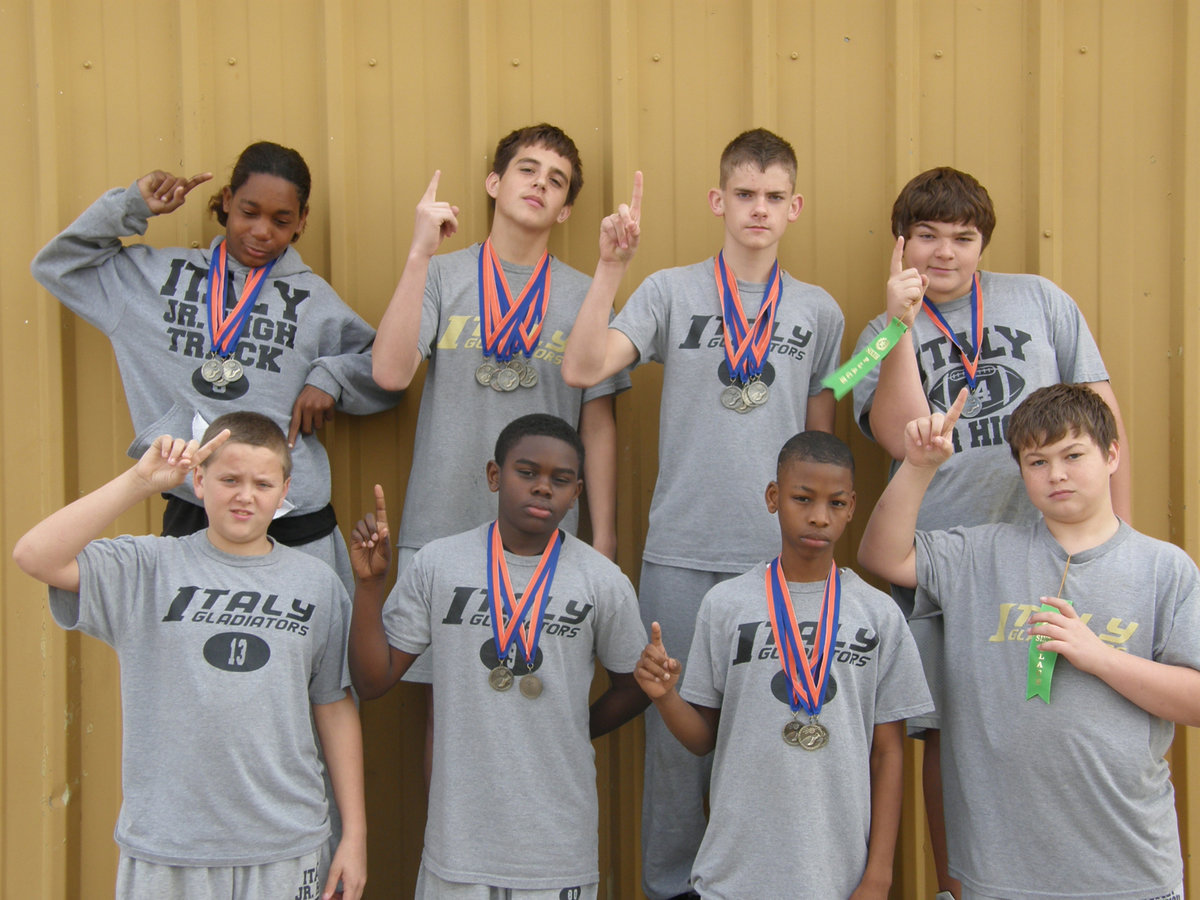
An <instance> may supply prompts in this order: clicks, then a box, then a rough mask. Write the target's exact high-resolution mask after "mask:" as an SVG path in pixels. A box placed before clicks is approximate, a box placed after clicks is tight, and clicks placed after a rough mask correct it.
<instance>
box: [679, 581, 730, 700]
mask: <svg viewBox="0 0 1200 900" xmlns="http://www.w3.org/2000/svg"><path fill="white" fill-rule="evenodd" d="M711 596H712V592H711V591H710V592H709V593H708V594H705V595H704V599H703V600H702V601H700V612H699V613H698V614H697V615H696V630H695V632H694V633H693V634H692V646H691V649H690V650H688V660H687V667H686V668H685V669H684V672H683V683H682V684H681V685H680V686H679V696H680V697H682V698H683V699H684V700H686V701H687V702H688V703H695V704H697V705H699V706H707V707H708V708H710V709H720V708H721V704H722V702H723V701H724V699H725V675H726V672H727V670H728V659H727V658H726V657H727V656H728V648H727V647H723V646H722V645H723V644H724V643H725V641H726V638H725V636H723V635H721V634H720V633H719V632H718V630H717V629H716V628H715V627H714V625H713V622H712V613H713V608H712V603H711V601H710V599H709V598H710V597H711Z"/></svg>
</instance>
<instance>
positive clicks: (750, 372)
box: [713, 251, 783, 382]
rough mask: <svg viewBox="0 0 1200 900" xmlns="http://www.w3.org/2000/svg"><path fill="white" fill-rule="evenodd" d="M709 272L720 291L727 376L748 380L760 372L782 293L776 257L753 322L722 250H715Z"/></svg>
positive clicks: (764, 362)
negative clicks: (747, 314) (714, 258)
mask: <svg viewBox="0 0 1200 900" xmlns="http://www.w3.org/2000/svg"><path fill="white" fill-rule="evenodd" d="M713 275H714V276H715V277H716V279H717V289H718V290H719V291H720V293H721V314H722V316H723V317H724V320H725V328H724V332H725V363H726V365H728V366H729V377H730V378H733V379H735V380H737V381H743V382H746V381H749V380H750V379H751V378H754V377H755V376H757V375H760V374H762V370H763V366H764V365H765V364H766V361H767V353H768V352H769V351H770V349H771V335H772V333H773V332H774V330H775V309H776V307H778V306H779V297H780V295H781V294H782V293H783V276H782V275H781V274H780V271H779V261H778V260H776V261H775V264H774V265H773V266H772V267H771V274H770V275H768V276H767V290H766V293H764V294H763V303H762V307H761V308H760V309H759V311H758V316H757V317H756V318H755V319H754V325H753V326H752V325H750V323H749V322H748V321H747V320H746V311H745V310H744V309H743V308H742V297H741V294H740V293H739V292H738V286H737V278H736V277H735V276H734V274H733V272H731V271H730V270H729V267H728V266H727V265H725V252H724V251H721V252H720V253H718V254H717V259H716V261H715V262H714V263H713Z"/></svg>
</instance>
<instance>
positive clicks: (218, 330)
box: [205, 241, 278, 357]
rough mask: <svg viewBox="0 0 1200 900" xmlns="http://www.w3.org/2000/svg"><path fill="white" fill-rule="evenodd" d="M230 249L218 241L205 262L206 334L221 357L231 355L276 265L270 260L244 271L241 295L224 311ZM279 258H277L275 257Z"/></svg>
mask: <svg viewBox="0 0 1200 900" xmlns="http://www.w3.org/2000/svg"><path fill="white" fill-rule="evenodd" d="M228 253H229V249H228V247H227V246H226V242H225V241H221V243H220V245H219V246H218V247H217V250H216V252H215V253H213V255H212V259H211V260H209V263H208V296H207V297H206V298H205V299H206V300H207V301H208V337H209V340H210V341H212V349H213V352H215V353H217V354H219V355H220V356H222V357H226V356H231V355H232V354H233V352H234V351H235V350H237V346H238V342H239V341H240V340H241V339H242V332H243V331H245V330H246V323H247V322H249V321H250V313H251V312H252V311H253V309H254V302H255V301H256V300H257V299H258V295H259V294H260V293H261V292H262V289H263V285H265V284H266V283H267V276H268V275H269V274H271V269H272V267H274V265H275V260H274V259H273V260H271V261H270V262H269V263H267V264H266V265H265V266H260V267H259V268H257V269H250V270H249V271H248V272H247V273H246V283H245V284H244V285H242V296H241V297H239V298H238V302H237V306H235V307H234V308H233V309H232V310H231V311H230V312H229V313H228V314H226V312H225V286H226V285H227V284H228V280H227V276H226V272H227V270H228ZM276 259H278V257H276Z"/></svg>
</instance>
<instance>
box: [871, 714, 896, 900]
mask: <svg viewBox="0 0 1200 900" xmlns="http://www.w3.org/2000/svg"><path fill="white" fill-rule="evenodd" d="M903 727H904V726H903V723H902V722H887V723H885V724H883V725H876V726H875V729H874V733H873V737H872V742H871V836H870V838H869V840H868V841H867V866H866V870H865V871H864V872H863V882H864V883H870V884H871V885H873V886H878V887H879V888H881V889H883V890H884V891H885V892H886V888H887V887H888V886H889V885H891V883H892V865H893V862H894V860H895V855H896V836H897V835H898V834H899V832H900V803H901V792H902V791H903V773H904V736H903Z"/></svg>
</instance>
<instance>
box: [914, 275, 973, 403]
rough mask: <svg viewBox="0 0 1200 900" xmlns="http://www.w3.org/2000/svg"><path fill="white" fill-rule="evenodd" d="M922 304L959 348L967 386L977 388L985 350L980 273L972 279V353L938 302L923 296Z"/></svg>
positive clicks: (936, 323) (941, 330) (930, 316)
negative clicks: (976, 381) (955, 333)
mask: <svg viewBox="0 0 1200 900" xmlns="http://www.w3.org/2000/svg"><path fill="white" fill-rule="evenodd" d="M921 305H922V306H924V307H925V312H926V313H928V315H929V318H931V319H933V324H934V325H936V326H937V330H938V331H940V332H941V333H942V334H944V335H945V336H946V337H947V338H948V339H949V341H950V343H952V344H953V345H954V346H955V347H957V348H958V353H959V355H960V356H961V357H962V364H963V368H964V369H965V370H966V372H967V387H969V388H970V389H971V390H975V372H976V371H977V370H978V368H979V353H980V351H981V350H983V291H982V290H981V289H980V287H979V273H978V272H976V273H975V277H974V278H973V279H971V336H972V337H973V338H974V339H975V349H974V350H973V351H971V352H970V353H968V352H967V350H966V348H964V347H963V345H962V344H960V343H959V342H958V338H957V337H955V336H954V329H953V328H951V327H950V323H949V322H947V321H946V318H945V317H944V316H943V315H942V313H941V310H939V309H938V308H937V305H936V304H934V303H933V302H932V301H930V299H929V298H928V297H922V298H921Z"/></svg>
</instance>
